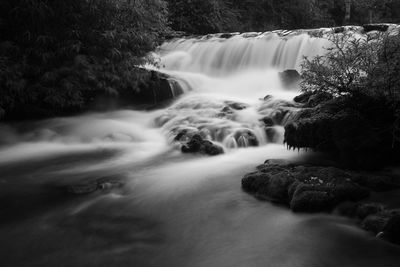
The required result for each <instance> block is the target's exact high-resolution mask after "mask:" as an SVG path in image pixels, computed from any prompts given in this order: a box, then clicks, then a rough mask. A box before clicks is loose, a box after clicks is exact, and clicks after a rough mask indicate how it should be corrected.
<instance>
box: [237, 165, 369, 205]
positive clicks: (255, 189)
mask: <svg viewBox="0 0 400 267" xmlns="http://www.w3.org/2000/svg"><path fill="white" fill-rule="evenodd" d="M257 170H258V171H257V172H253V173H251V174H249V175H246V176H245V177H244V178H243V180H242V187H243V189H244V190H245V191H248V192H249V193H253V194H255V195H257V197H260V198H265V199H270V200H273V201H275V202H280V203H285V204H287V205H289V206H290V208H291V209H292V210H293V211H296V212H320V211H331V210H332V209H333V208H334V207H335V206H336V205H337V204H339V203H341V202H345V201H359V200H361V199H364V198H366V197H368V196H369V190H368V189H365V188H363V187H361V186H359V185H357V184H356V183H354V182H352V181H351V177H352V174H349V173H348V172H346V171H344V170H341V169H337V168H332V167H330V168H327V167H307V166H300V165H297V166H296V165H293V164H287V163H283V162H280V161H277V162H275V161H270V160H269V161H267V162H266V163H265V164H263V165H260V166H258V167H257Z"/></svg>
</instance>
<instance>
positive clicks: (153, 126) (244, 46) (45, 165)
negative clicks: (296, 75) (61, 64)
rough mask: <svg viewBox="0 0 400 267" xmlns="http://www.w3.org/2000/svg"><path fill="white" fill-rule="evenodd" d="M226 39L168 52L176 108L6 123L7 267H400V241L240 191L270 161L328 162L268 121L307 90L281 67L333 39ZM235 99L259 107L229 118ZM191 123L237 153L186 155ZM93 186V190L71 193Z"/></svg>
mask: <svg viewBox="0 0 400 267" xmlns="http://www.w3.org/2000/svg"><path fill="white" fill-rule="evenodd" d="M221 37H222V36H219V35H214V36H206V37H203V38H186V39H177V40H172V41H169V42H167V43H165V44H164V45H162V46H161V47H160V48H159V50H158V51H156V54H157V57H158V58H159V60H160V61H159V65H160V67H161V71H164V72H166V73H168V74H170V75H171V76H172V77H174V82H175V83H178V84H179V86H180V87H181V88H183V89H184V94H183V96H181V97H179V98H177V99H176V100H175V101H174V102H173V103H172V104H171V105H169V106H168V107H165V108H162V109H158V110H155V111H148V112H145V111H134V110H117V111H111V112H102V113H88V114H83V115H80V116H75V117H66V118H54V119H49V120H42V121H32V122H20V123H13V124H8V125H5V124H2V125H0V140H1V146H0V215H1V221H0V237H1V246H0V261H1V266H123V267H126V266H143V267H147V266H171V267H175V266H176V267H179V266H188V267H189V266H190V267H197V266H199V267H200V266H223V267H225V266H271V267H280V266H282V267H283V266H285V267H298V266H307V267H313V266H324V267H325V266H363V267H365V266H399V263H400V249H399V248H398V247H396V246H394V245H391V244H389V243H386V242H383V241H380V240H378V239H376V238H375V237H374V236H372V235H370V234H369V233H367V232H364V231H363V230H361V229H360V228H359V227H358V226H356V225H355V223H354V222H353V221H351V220H349V219H346V218H343V217H338V216H336V215H331V214H316V215H310V214H294V213H292V212H291V211H290V210H289V209H287V208H286V207H281V206H276V205H273V204H271V203H269V202H263V201H259V200H257V199H255V198H253V197H252V196H250V195H248V194H246V193H245V192H243V191H242V190H241V187H240V184H241V178H242V177H243V175H244V174H245V173H247V172H249V171H252V170H254V168H255V166H257V165H258V164H260V163H262V162H263V161H264V160H266V159H269V158H283V159H288V160H292V161H305V160H310V159H315V158H319V157H320V155H318V154H316V153H310V152H309V153H306V152H304V151H303V152H297V151H289V150H287V149H286V147H285V146H284V145H283V143H282V141H283V139H282V134H283V127H282V125H275V126H274V127H273V135H272V136H269V135H267V134H266V133H265V130H264V128H263V126H262V125H261V123H260V119H262V118H263V117H264V116H266V115H271V114H273V113H274V112H277V110H279V108H280V107H281V104H282V103H283V104H284V105H287V103H291V99H292V98H293V97H294V96H295V95H296V94H297V91H296V90H287V89H284V88H283V86H282V84H281V82H280V80H279V76H278V72H279V71H282V70H284V69H290V68H297V69H299V67H300V62H301V58H302V56H304V55H305V56H310V57H312V56H315V55H317V54H319V53H322V51H323V47H324V46H325V45H327V41H326V40H324V39H320V38H312V37H310V36H309V35H307V34H299V33H290V32H280V33H277V32H274V33H266V34H257V33H247V34H242V35H239V34H238V35H234V36H233V37H231V38H229V39H225V38H221ZM266 95H270V96H272V98H267V99H266V100H264V99H263V98H264V97H265V96H266ZM227 101H229V102H227ZM227 103H239V104H240V105H244V106H245V108H243V109H233V110H230V111H229V112H228V113H227V114H223V115H221V114H220V113H221V110H222V109H224V107H226V105H227ZM284 119H285V118H283V120H284ZM183 129H186V130H188V129H189V130H193V131H200V132H201V133H202V134H204V135H205V136H207V137H208V138H209V139H211V140H213V141H214V142H215V143H216V144H219V145H220V146H222V147H223V148H224V151H225V153H224V154H223V155H219V156H214V157H209V156H204V155H198V154H183V153H182V152H181V151H180V149H179V148H180V147H179V144H177V143H176V142H174V141H173V139H174V137H175V134H176V133H177V132H179V131H181V130H183ZM249 136H250V137H251V136H252V137H255V138H256V139H257V146H250V145H249V144H250V143H249V142H250V141H249V138H250V137H249ZM92 184H96V185H99V186H100V187H99V188H98V190H95V191H94V192H92V193H91V194H71V193H69V194H68V193H67V192H66V191H68V190H66V189H70V188H75V187H73V186H77V185H78V186H80V185H92ZM71 186H72V187H71Z"/></svg>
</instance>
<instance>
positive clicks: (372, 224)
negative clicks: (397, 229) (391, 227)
mask: <svg viewBox="0 0 400 267" xmlns="http://www.w3.org/2000/svg"><path fill="white" fill-rule="evenodd" d="M388 221H389V217H388V216H385V215H383V214H375V215H369V216H367V217H366V218H365V219H364V220H363V221H362V223H361V228H363V229H364V230H365V231H368V232H372V233H374V234H378V233H380V232H383V229H384V228H385V226H386V224H387V222H388Z"/></svg>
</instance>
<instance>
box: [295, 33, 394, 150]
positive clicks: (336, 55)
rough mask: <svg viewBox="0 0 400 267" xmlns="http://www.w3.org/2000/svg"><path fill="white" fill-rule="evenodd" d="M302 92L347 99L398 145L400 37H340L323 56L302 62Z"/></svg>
mask: <svg viewBox="0 0 400 267" xmlns="http://www.w3.org/2000/svg"><path fill="white" fill-rule="evenodd" d="M302 68H303V69H302V78H303V81H302V82H301V89H302V91H303V92H310V93H313V94H315V93H328V94H330V95H332V96H333V97H336V98H343V97H345V98H347V99H348V100H347V102H346V103H348V104H347V105H348V107H351V108H353V109H356V110H358V111H359V112H360V113H361V114H362V115H363V116H365V117H366V118H368V119H369V120H370V122H371V123H372V125H375V126H376V127H377V130H379V131H381V133H387V132H388V131H390V132H391V134H392V138H393V146H394V144H395V143H400V76H399V73H400V34H399V33H396V34H394V33H380V34H375V35H369V37H361V36H352V35H349V34H339V35H334V36H333V37H332V47H330V48H328V50H327V53H326V55H325V56H319V57H316V58H314V59H313V60H309V59H305V60H304V62H303V65H302Z"/></svg>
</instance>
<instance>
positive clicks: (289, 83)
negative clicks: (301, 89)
mask: <svg viewBox="0 0 400 267" xmlns="http://www.w3.org/2000/svg"><path fill="white" fill-rule="evenodd" d="M279 78H280V79H281V82H282V84H283V86H285V87H287V88H291V87H295V86H297V85H298V83H299V82H300V79H301V76H300V74H299V72H298V71H297V70H294V69H288V70H285V71H283V72H279Z"/></svg>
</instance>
